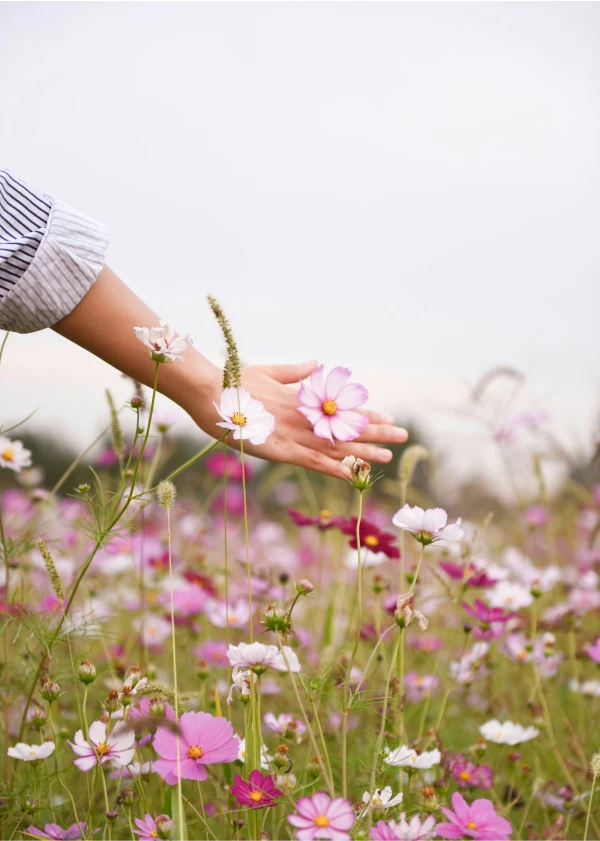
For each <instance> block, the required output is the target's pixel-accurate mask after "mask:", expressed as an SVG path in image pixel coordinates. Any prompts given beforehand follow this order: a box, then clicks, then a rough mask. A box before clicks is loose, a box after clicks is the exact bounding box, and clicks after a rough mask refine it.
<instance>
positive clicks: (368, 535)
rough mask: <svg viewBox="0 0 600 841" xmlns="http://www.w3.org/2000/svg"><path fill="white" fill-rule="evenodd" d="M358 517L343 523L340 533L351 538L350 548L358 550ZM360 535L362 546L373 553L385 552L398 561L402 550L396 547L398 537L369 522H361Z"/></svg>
mask: <svg viewBox="0 0 600 841" xmlns="http://www.w3.org/2000/svg"><path fill="white" fill-rule="evenodd" d="M356 521H357V518H356V517H352V519H350V520H347V521H343V522H342V524H341V525H340V531H342V532H343V533H344V534H347V535H349V536H351V538H352V539H351V540H350V546H351V547H352V548H353V549H357V548H358V544H357V542H356ZM358 534H359V537H360V545H361V546H367V547H368V548H369V549H370V550H371V552H383V554H384V555H386V556H387V557H388V558H393V559H398V558H399V557H400V550H399V549H398V547H397V546H395V545H394V544H395V542H396V535H395V534H392V533H391V532H389V531H383V530H382V529H380V528H378V527H377V526H376V525H375V524H374V523H369V522H368V521H367V520H361V521H360V525H359V527H358Z"/></svg>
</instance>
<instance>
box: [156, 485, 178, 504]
mask: <svg viewBox="0 0 600 841" xmlns="http://www.w3.org/2000/svg"><path fill="white" fill-rule="evenodd" d="M156 498H157V500H158V504H159V505H160V507H161V508H164V509H165V511H170V510H171V508H172V507H173V506H174V505H175V500H176V499H177V488H176V487H175V485H174V484H173V482H169V480H168V479H163V480H162V482H159V483H158V487H157V489H156Z"/></svg>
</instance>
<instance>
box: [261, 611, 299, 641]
mask: <svg viewBox="0 0 600 841" xmlns="http://www.w3.org/2000/svg"><path fill="white" fill-rule="evenodd" d="M261 624H262V625H264V626H265V628H266V629H267V630H268V631H274V632H275V633H277V632H279V633H282V634H290V633H292V624H291V622H290V617H289V615H288V612H287V610H284V609H283V608H282V607H277V605H275V604H270V605H269V606H268V607H267V609H266V610H265V612H264V613H263V615H262V619H261Z"/></svg>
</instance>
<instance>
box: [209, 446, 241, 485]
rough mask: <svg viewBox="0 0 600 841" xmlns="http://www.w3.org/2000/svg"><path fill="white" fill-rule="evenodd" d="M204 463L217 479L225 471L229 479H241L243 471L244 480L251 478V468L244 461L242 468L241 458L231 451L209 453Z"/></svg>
mask: <svg viewBox="0 0 600 841" xmlns="http://www.w3.org/2000/svg"><path fill="white" fill-rule="evenodd" d="M205 465H206V469H207V470H208V472H209V473H211V474H212V475H213V476H216V477H217V478H218V479H222V478H223V476H224V475H225V473H227V477H228V478H229V479H233V480H234V481H236V482H241V481H242V476H243V474H244V473H245V474H246V481H248V479H250V478H252V468H251V467H250V466H249V465H248V464H247V463H244V469H243V470H242V462H241V459H239V458H238V457H237V456H234V455H232V454H231V453H211V454H210V455H209V456H208V458H207V459H206V462H205Z"/></svg>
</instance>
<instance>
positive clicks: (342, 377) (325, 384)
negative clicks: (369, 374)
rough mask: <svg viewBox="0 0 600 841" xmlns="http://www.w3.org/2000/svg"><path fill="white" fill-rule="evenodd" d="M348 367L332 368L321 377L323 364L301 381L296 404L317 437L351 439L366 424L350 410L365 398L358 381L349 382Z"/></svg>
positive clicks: (364, 389) (360, 403) (358, 433)
mask: <svg viewBox="0 0 600 841" xmlns="http://www.w3.org/2000/svg"><path fill="white" fill-rule="evenodd" d="M351 373H352V372H351V371H349V370H348V368H333V369H332V370H331V371H330V372H329V374H328V376H327V379H325V377H324V374H323V366H322V365H319V367H318V368H315V370H314V371H313V372H312V374H311V375H310V379H308V380H304V382H303V383H302V385H301V386H300V390H299V391H298V400H299V401H300V403H301V404H302V405H301V406H299V407H298V411H299V412H301V413H302V414H303V415H304V417H305V418H306V419H307V420H308V421H310V423H312V426H313V432H314V433H315V435H317V436H318V437H319V438H329V440H330V441H331V442H332V443H333V442H334V441H335V440H337V441H354V439H355V438H358V437H359V435H360V434H361V433H362V432H363V431H364V429H365V427H366V425H367V424H368V422H369V421H368V420H367V417H366V416H365V415H360V414H359V413H358V412H354V411H352V410H353V409H356V408H357V407H358V406H362V404H363V403H366V402H367V400H368V399H369V392H368V391H367V389H366V388H365V387H364V386H362V385H359V384H358V383H349V382H348V380H349V379H350V375H351Z"/></svg>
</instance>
